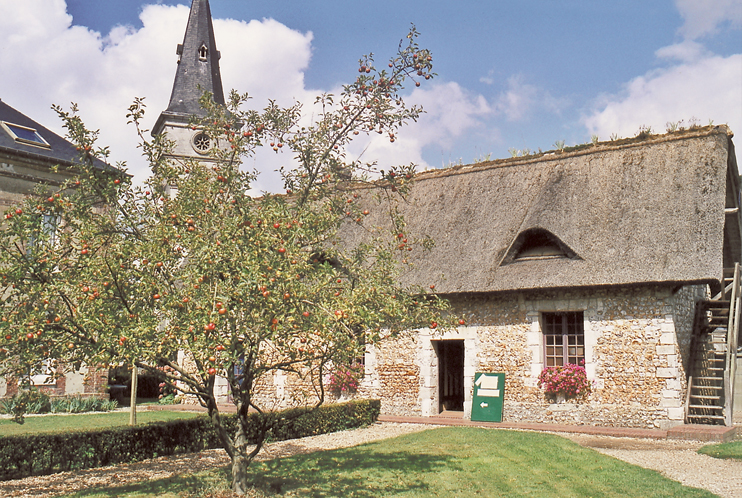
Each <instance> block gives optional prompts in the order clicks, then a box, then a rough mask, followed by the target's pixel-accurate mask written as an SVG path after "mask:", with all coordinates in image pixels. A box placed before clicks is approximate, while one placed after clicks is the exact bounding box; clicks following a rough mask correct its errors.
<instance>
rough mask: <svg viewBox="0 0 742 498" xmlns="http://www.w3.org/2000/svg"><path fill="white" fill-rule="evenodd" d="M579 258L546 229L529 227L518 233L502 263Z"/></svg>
mask: <svg viewBox="0 0 742 498" xmlns="http://www.w3.org/2000/svg"><path fill="white" fill-rule="evenodd" d="M556 258H569V259H580V257H579V256H577V254H576V253H575V252H574V251H572V250H571V249H570V248H569V247H568V246H567V245H566V244H565V243H564V242H562V241H561V240H559V238H558V237H557V236H556V235H554V234H553V233H551V232H549V231H548V230H544V229H543V228H530V229H528V230H525V231H523V232H521V233H520V235H518V237H517V238H516V239H515V242H513V244H512V245H511V246H510V250H509V251H508V254H507V256H505V259H504V260H503V262H502V264H508V263H514V262H516V261H527V260H534V259H556Z"/></svg>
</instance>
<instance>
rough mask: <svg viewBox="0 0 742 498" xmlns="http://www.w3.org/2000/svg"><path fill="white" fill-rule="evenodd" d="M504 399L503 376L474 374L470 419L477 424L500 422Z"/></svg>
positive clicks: (497, 374) (499, 374) (501, 374)
mask: <svg viewBox="0 0 742 498" xmlns="http://www.w3.org/2000/svg"><path fill="white" fill-rule="evenodd" d="M504 399H505V374H504V373H483V372H477V373H476V374H474V396H473V397H472V406H471V419H472V420H474V421H477V422H502V405H503V400H504Z"/></svg>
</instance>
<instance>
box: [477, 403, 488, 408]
mask: <svg viewBox="0 0 742 498" xmlns="http://www.w3.org/2000/svg"><path fill="white" fill-rule="evenodd" d="M488 406H490V405H488V404H487V403H485V402H484V401H482V402H481V403H480V404H479V407H480V408H487V407H488Z"/></svg>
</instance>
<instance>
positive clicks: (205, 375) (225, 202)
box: [0, 27, 447, 493]
mask: <svg viewBox="0 0 742 498" xmlns="http://www.w3.org/2000/svg"><path fill="white" fill-rule="evenodd" d="M416 39H417V32H416V31H415V29H414V27H413V28H412V30H411V32H410V34H409V35H408V37H407V40H403V43H400V46H399V49H398V51H397V53H396V55H395V56H394V57H393V58H392V59H391V60H390V61H389V64H388V67H384V68H382V69H378V68H377V67H376V66H375V62H374V59H373V57H372V56H365V57H363V58H362V59H361V60H360V61H359V68H358V75H357V76H356V78H355V80H354V81H353V82H352V83H350V84H348V85H345V86H344V87H343V90H342V92H341V93H340V94H339V95H330V94H324V95H321V96H320V97H318V99H317V101H316V103H315V106H314V108H313V112H312V113H311V116H312V118H311V119H310V118H308V117H307V116H305V113H304V112H303V111H304V110H303V109H302V107H301V105H299V104H295V105H293V106H291V107H288V108H282V107H279V106H278V105H276V104H275V103H274V102H270V103H269V105H268V106H267V107H266V108H265V109H263V110H262V111H256V110H251V109H249V108H247V106H246V102H247V99H248V97H247V95H240V94H237V93H235V92H232V94H231V95H230V99H229V102H228V103H227V105H226V106H221V105H217V104H215V103H214V102H213V101H212V100H211V99H210V96H209V95H205V96H204V98H203V99H202V105H203V107H204V108H205V109H206V111H207V117H206V118H204V119H200V120H196V119H194V120H193V122H192V125H193V128H194V129H196V130H198V129H200V130H202V131H203V132H204V133H206V134H207V135H208V137H209V139H210V141H211V143H212V144H213V147H212V149H211V152H210V158H209V159H210V160H208V161H195V160H175V159H173V157H172V156H171V155H170V154H169V152H170V151H171V149H172V146H173V144H172V142H170V141H169V140H168V139H167V137H166V136H159V137H155V138H154V139H152V140H146V139H145V131H146V130H142V129H141V128H140V124H141V119H142V116H143V114H144V109H145V108H144V104H143V102H142V101H141V100H136V101H135V103H134V104H133V105H132V107H131V108H130V114H129V117H130V119H131V121H132V122H133V123H134V124H135V126H136V128H137V131H138V133H139V134H140V137H141V139H142V149H143V153H144V155H145V156H146V157H147V159H148V160H149V162H150V164H151V167H152V172H153V173H152V176H151V177H150V179H149V180H148V181H147V182H146V184H145V185H144V186H141V187H138V186H134V185H132V184H131V181H130V178H129V177H127V176H125V175H121V174H117V173H116V172H115V171H108V170H105V169H101V168H96V167H94V162H93V159H94V158H95V157H100V156H101V155H105V153H106V150H105V149H96V148H95V147H96V146H95V138H96V133H95V132H91V131H89V130H87V129H86V128H85V127H84V125H83V124H82V123H81V121H80V119H79V118H78V117H77V115H76V114H75V113H74V109H73V112H69V113H68V112H65V111H63V110H61V109H58V112H59V114H60V116H61V117H62V119H63V120H64V123H65V127H66V128H67V131H68V135H69V136H70V138H71V139H72V140H73V141H75V142H76V143H77V144H78V145H79V148H80V151H81V157H82V161H81V163H82V164H81V167H80V175H79V177H77V178H75V179H74V180H71V181H70V182H68V183H67V184H65V185H63V186H62V188H61V189H60V190H59V191H58V192H56V193H53V194H47V193H46V192H44V193H43V195H41V194H42V193H41V192H40V193H39V194H40V195H39V196H34V197H30V198H29V199H28V200H27V201H26V202H25V203H24V205H23V206H21V207H18V208H17V209H18V211H12V212H9V215H6V218H7V220H6V228H5V230H3V232H2V234H1V235H0V251H2V255H0V268H2V272H3V284H2V285H3V287H4V291H3V292H4V295H3V298H4V299H3V301H2V312H1V313H2V322H0V327H2V337H3V338H4V340H3V341H2V344H1V347H2V349H1V350H0V354H3V355H4V356H3V358H0V361H3V365H4V367H5V369H6V371H13V372H14V373H15V374H16V375H19V376H22V375H26V376H27V375H28V374H30V373H34V371H35V369H38V368H40V367H39V365H40V361H39V360H40V359H49V360H50V361H53V362H59V364H60V365H73V366H79V365H80V364H81V363H83V362H84V363H86V364H88V365H93V364H120V363H127V364H131V363H134V364H136V365H137V366H139V367H140V368H143V369H145V370H146V371H148V372H150V373H152V374H153V375H157V376H159V377H160V378H161V380H162V382H163V383H165V384H167V385H169V386H170V387H171V388H173V389H177V390H179V391H180V392H182V393H184V394H185V395H187V396H189V397H191V398H195V399H197V400H198V402H200V403H201V404H202V405H203V406H205V407H206V408H207V409H208V413H209V416H210V418H211V420H212V421H213V423H214V425H215V427H216V428H217V430H218V433H219V435H220V439H221V441H222V443H223V446H224V448H225V450H226V451H227V453H228V454H229V456H230V457H231V459H232V479H233V482H232V486H233V490H234V491H235V492H237V493H245V492H246V488H247V483H246V474H245V470H246V468H247V466H248V465H249V463H250V462H251V461H252V459H253V458H254V457H255V455H256V454H257V453H258V452H259V451H260V449H261V446H262V443H263V438H264V437H265V431H262V433H263V435H262V437H260V438H259V441H258V442H257V445H248V440H247V434H248V433H249V432H254V428H250V427H249V426H248V423H249V422H248V417H247V414H248V410H257V411H264V410H267V409H268V410H269V409H271V408H273V405H271V403H270V401H269V402H268V403H266V402H265V401H266V400H265V397H261V396H260V395H259V394H260V390H261V387H263V386H264V385H265V383H266V382H268V381H269V380H270V378H271V376H272V375H275V374H277V373H279V372H282V373H285V374H288V375H290V376H293V378H295V379H299V380H300V381H301V382H300V384H301V385H302V386H304V387H303V390H301V391H299V390H297V391H296V392H295V393H294V396H295V400H294V401H295V402H296V403H298V404H303V405H305V406H319V405H320V404H321V403H322V402H323V401H324V400H325V385H324V378H325V374H326V373H328V372H329V371H330V370H331V369H332V368H335V367H337V366H341V365H348V364H351V363H352V362H353V361H354V359H355V358H357V357H359V356H362V355H363V352H364V350H365V347H366V345H374V344H378V343H379V342H380V341H382V340H389V339H393V338H395V337H399V336H400V335H402V334H405V333H409V331H411V330H413V329H414V328H417V327H429V326H431V324H432V326H436V325H437V324H438V323H440V324H441V326H442V324H443V323H444V318H443V317H442V315H443V314H445V313H446V312H447V305H446V303H445V302H443V301H441V300H439V299H438V298H437V297H435V296H433V295H431V294H428V293H426V291H425V290H423V289H419V288H409V287H405V286H403V285H401V284H400V279H399V276H400V273H401V272H402V271H403V270H404V268H405V266H406V265H409V264H412V262H413V261H414V255H415V254H416V253H417V252H419V251H423V250H425V248H426V247H427V246H428V245H429V243H430V241H428V240H424V239H417V238H415V236H414V234H407V233H406V227H405V221H404V218H403V216H402V215H401V214H400V212H399V211H398V210H397V208H396V205H397V203H398V202H400V199H402V198H403V196H404V195H405V194H406V193H407V191H408V189H409V188H410V186H411V182H412V181H413V177H414V166H412V165H408V166H398V167H391V168H389V167H387V168H386V170H385V171H377V168H376V165H374V164H362V163H360V162H358V161H354V160H351V159H349V158H348V154H347V152H346V148H347V146H348V144H349V143H350V142H351V141H352V140H353V139H354V138H356V137H358V136H359V135H369V134H382V135H383V136H386V137H387V138H388V139H389V140H390V141H391V142H394V141H395V139H396V135H397V133H399V130H400V128H401V127H402V126H403V125H404V124H406V123H408V122H409V121H410V120H413V121H414V120H416V119H417V118H418V116H419V114H420V112H421V109H419V108H417V107H407V106H406V105H405V103H404V100H403V97H402V92H403V89H404V85H405V83H407V82H409V81H413V82H414V84H415V85H418V86H419V85H420V83H421V82H423V81H425V80H427V79H430V78H431V77H432V76H433V73H432V57H431V55H430V52H429V51H428V50H426V49H423V48H420V47H419V46H418V44H417V41H416ZM258 147H270V148H272V149H273V150H274V151H275V152H276V153H286V154H291V157H293V158H294V161H293V163H292V164H293V166H292V167H290V168H284V169H283V170H282V172H281V173H282V176H283V179H284V182H285V188H286V193H281V194H268V193H266V194H263V195H260V196H254V195H249V192H250V189H251V186H252V185H253V183H254V180H255V177H256V174H257V173H256V172H252V171H247V170H246V169H245V168H244V167H243V166H242V165H243V163H244V160H245V158H247V157H250V156H251V155H253V154H254V153H255V151H256V150H257V148H258ZM14 213H18V214H14ZM379 213H383V216H379ZM52 218H53V219H54V220H58V221H57V222H55V226H54V229H53V230H45V229H44V220H48V219H52ZM380 219H383V220H384V221H383V222H378V220H380ZM370 220H377V221H374V222H371V221H370ZM351 230H355V231H358V230H360V231H361V233H363V234H364V235H363V236H362V237H360V238H358V237H355V238H353V239H352V241H350V238H348V237H347V236H346V235H347V234H348V233H349V232H350V231H351ZM178 357H180V358H181V359H183V360H184V361H178ZM218 378H222V379H226V382H227V384H228V386H229V391H230V395H231V398H232V399H233V401H234V404H235V405H236V407H237V417H238V421H239V423H238V428H237V431H236V433H229V431H227V429H226V427H225V424H224V423H223V419H222V414H221V413H220V410H219V406H218V404H217V402H216V395H215V391H214V388H215V384H216V382H217V379H218ZM297 384H298V383H297ZM251 429H253V430H251ZM259 432H260V431H259Z"/></svg>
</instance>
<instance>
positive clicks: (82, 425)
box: [0, 410, 200, 437]
mask: <svg viewBox="0 0 742 498" xmlns="http://www.w3.org/2000/svg"><path fill="white" fill-rule="evenodd" d="M199 415H200V414H198V413H189V412H176V411H167V410H163V411H152V412H150V411H143V412H138V413H137V423H140V424H141V423H144V424H146V423H149V422H167V421H169V420H176V419H184V418H193V417H198V416H199ZM25 420H26V422H25V423H24V424H23V425H19V424H17V423H15V422H13V421H12V420H10V419H3V420H0V437H2V436H15V435H18V434H38V433H41V432H67V431H76V430H88V429H106V428H109V427H116V426H121V425H128V424H129V412H108V413H100V412H96V413H90V414H87V413H85V414H79V415H44V416H40V417H35V416H34V417H26V419H25Z"/></svg>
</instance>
